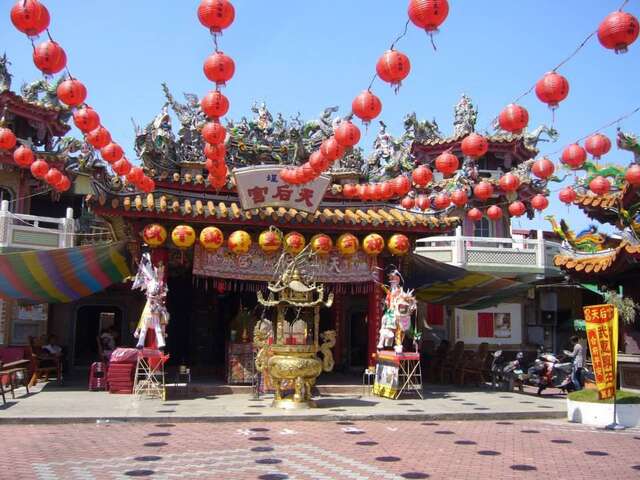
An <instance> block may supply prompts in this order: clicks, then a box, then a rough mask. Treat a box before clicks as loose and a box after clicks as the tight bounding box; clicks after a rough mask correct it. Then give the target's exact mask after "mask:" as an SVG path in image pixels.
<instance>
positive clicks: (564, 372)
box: [527, 352, 575, 395]
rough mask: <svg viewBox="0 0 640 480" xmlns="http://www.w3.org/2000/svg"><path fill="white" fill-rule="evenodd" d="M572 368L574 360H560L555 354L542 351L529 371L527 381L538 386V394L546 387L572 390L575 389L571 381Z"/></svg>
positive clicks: (566, 391)
mask: <svg viewBox="0 0 640 480" xmlns="http://www.w3.org/2000/svg"><path fill="white" fill-rule="evenodd" d="M572 369H573V363H572V362H560V361H559V359H558V357H556V356H555V355H554V354H552V353H544V352H541V353H539V354H538V358H536V360H535V361H534V362H533V365H532V366H531V367H530V368H529V370H528V372H527V383H529V384H530V385H533V386H534V387H538V395H540V394H541V393H542V391H543V390H545V389H546V388H559V389H560V390H562V391H563V392H565V393H568V392H572V391H573V390H575V387H574V385H573V382H572V381H571V371H572Z"/></svg>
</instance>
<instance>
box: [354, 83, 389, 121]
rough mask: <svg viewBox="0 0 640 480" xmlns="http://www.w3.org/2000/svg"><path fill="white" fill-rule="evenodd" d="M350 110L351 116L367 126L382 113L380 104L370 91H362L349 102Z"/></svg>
mask: <svg viewBox="0 0 640 480" xmlns="http://www.w3.org/2000/svg"><path fill="white" fill-rule="evenodd" d="M351 110H352V111H353V114H354V115H355V116H356V117H358V118H359V119H360V120H362V121H363V122H364V123H365V124H368V123H369V122H370V121H371V120H373V119H374V118H376V117H377V116H378V115H380V112H381V111H382V102H381V101H380V99H379V98H378V97H376V96H375V95H374V94H373V93H371V90H364V91H363V92H362V93H360V94H359V95H358V96H357V97H356V98H354V99H353V102H351Z"/></svg>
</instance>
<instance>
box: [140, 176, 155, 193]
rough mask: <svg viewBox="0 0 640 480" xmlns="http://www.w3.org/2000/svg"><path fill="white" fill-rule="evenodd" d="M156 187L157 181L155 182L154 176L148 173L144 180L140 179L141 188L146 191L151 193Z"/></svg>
mask: <svg viewBox="0 0 640 480" xmlns="http://www.w3.org/2000/svg"><path fill="white" fill-rule="evenodd" d="M155 189H156V182H154V181H153V179H152V178H149V177H147V176H146V175H145V176H144V177H142V180H140V190H142V191H143V192H144V193H151V192H153V191H154V190H155Z"/></svg>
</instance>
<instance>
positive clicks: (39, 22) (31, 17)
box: [11, 0, 50, 37]
mask: <svg viewBox="0 0 640 480" xmlns="http://www.w3.org/2000/svg"><path fill="white" fill-rule="evenodd" d="M49 21H50V17H49V11H48V10H47V7H45V6H44V5H42V4H41V3H40V2H38V1H37V0H18V1H17V2H16V4H15V5H14V6H13V7H12V8H11V23H13V26H14V27H16V28H17V29H18V30H19V31H21V32H22V33H24V34H26V35H29V36H30V37H35V36H36V35H40V34H41V33H42V32H44V31H45V30H46V29H47V28H48V27H49Z"/></svg>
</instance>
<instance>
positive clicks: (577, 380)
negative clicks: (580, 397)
mask: <svg viewBox="0 0 640 480" xmlns="http://www.w3.org/2000/svg"><path fill="white" fill-rule="evenodd" d="M569 340H571V343H572V344H573V351H571V352H570V351H568V350H565V351H564V353H565V355H567V356H568V357H571V358H573V369H572V370H571V381H572V382H573V385H574V386H575V387H576V390H581V389H582V369H583V367H584V349H583V348H582V345H580V342H579V341H578V337H576V336H575V335H574V336H573V337H571V338H570V339H569Z"/></svg>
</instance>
